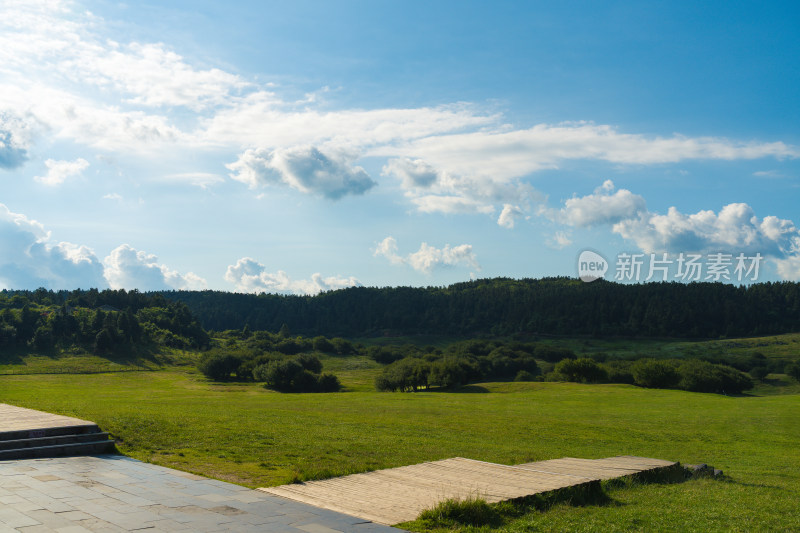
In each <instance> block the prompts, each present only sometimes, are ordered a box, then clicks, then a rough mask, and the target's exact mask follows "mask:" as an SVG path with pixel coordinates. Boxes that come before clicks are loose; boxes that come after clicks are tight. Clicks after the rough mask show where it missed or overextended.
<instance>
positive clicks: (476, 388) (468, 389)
mask: <svg viewBox="0 0 800 533" xmlns="http://www.w3.org/2000/svg"><path fill="white" fill-rule="evenodd" d="M426 392H458V393H486V392H489V389H487V388H486V387H482V386H481V385H462V386H460V387H452V388H448V387H435V388H431V389H428V390H427V391H426Z"/></svg>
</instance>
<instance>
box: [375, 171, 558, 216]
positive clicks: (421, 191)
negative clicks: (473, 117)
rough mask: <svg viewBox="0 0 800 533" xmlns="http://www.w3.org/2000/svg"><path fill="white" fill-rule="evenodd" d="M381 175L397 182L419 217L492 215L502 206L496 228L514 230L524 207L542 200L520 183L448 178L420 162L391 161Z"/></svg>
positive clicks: (464, 177)
mask: <svg viewBox="0 0 800 533" xmlns="http://www.w3.org/2000/svg"><path fill="white" fill-rule="evenodd" d="M381 174H382V175H383V176H387V177H391V178H395V179H397V180H399V181H400V184H401V186H402V188H403V189H404V193H405V196H406V197H407V198H408V199H409V200H410V201H411V203H412V204H414V205H415V206H416V209H417V211H419V212H421V213H445V214H451V213H467V214H469V213H480V214H492V213H494V212H495V211H496V209H497V207H499V206H500V205H502V206H503V211H504V213H505V214H503V213H501V215H500V219H499V220H498V224H500V225H501V226H504V227H513V224H514V220H515V219H516V218H518V217H520V216H523V214H524V212H523V206H524V208H525V209H527V207H528V206H529V205H530V204H531V202H539V201H541V200H542V198H543V197H542V195H541V194H540V193H538V192H537V191H536V190H535V189H534V188H533V187H531V186H530V185H528V184H526V183H523V182H521V181H511V182H508V183H504V182H501V181H498V180H494V179H492V178H489V179H485V178H482V177H475V176H466V175H457V174H451V173H449V172H446V171H443V170H439V169H437V168H435V167H434V166H432V165H431V164H429V163H428V162H426V161H423V160H422V159H410V158H393V159H390V160H389V161H388V162H387V163H386V165H384V166H383V169H382V171H381ZM506 205H511V207H508V208H506ZM512 208H513V209H512ZM509 224H510V226H509Z"/></svg>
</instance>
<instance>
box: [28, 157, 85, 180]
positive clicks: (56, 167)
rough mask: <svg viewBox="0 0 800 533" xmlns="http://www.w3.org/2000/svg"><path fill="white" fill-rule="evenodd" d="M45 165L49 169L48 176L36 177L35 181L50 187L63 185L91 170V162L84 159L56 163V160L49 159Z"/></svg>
mask: <svg viewBox="0 0 800 533" xmlns="http://www.w3.org/2000/svg"><path fill="white" fill-rule="evenodd" d="M44 164H45V166H46V167H47V175H45V176H35V177H34V178H33V179H34V180H36V181H38V182H39V183H41V184H43V185H47V186H50V187H55V186H56V185H61V184H62V183H64V182H65V181H66V180H67V178H71V177H73V176H78V175H80V173H81V172H83V171H84V170H86V169H87V168H89V162H88V161H87V160H85V159H83V158H78V159H76V160H75V161H56V160H54V159H48V160H47V161H45V162H44Z"/></svg>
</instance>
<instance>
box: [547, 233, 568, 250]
mask: <svg viewBox="0 0 800 533" xmlns="http://www.w3.org/2000/svg"><path fill="white" fill-rule="evenodd" d="M545 244H547V246H549V247H550V248H553V249H555V250H562V249H564V248H566V247H567V246H569V245H570V244H572V239H571V238H570V236H569V234H568V233H567V232H565V231H557V232H555V233H554V234H553V236H552V237H551V238H550V239H547V241H546V243H545Z"/></svg>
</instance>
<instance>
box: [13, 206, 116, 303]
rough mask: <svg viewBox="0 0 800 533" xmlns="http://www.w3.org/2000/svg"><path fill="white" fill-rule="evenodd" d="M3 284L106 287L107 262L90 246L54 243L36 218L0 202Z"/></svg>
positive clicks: (17, 285)
mask: <svg viewBox="0 0 800 533" xmlns="http://www.w3.org/2000/svg"><path fill="white" fill-rule="evenodd" d="M0 285H2V286H3V287H5V288H12V289H31V288H36V287H45V288H48V289H75V288H86V289H88V288H91V287H101V288H103V287H105V286H106V283H105V280H104V278H103V266H102V264H101V263H100V261H99V260H98V259H97V257H96V256H95V254H94V252H93V251H92V250H91V249H89V248H88V247H86V246H79V245H77V244H72V243H68V242H59V243H53V242H51V241H50V233H49V232H47V231H45V229H44V227H43V226H42V225H41V224H40V223H38V222H36V221H35V220H30V219H28V218H27V217H26V216H25V215H22V214H19V213H13V212H11V211H10V210H9V209H8V208H7V207H6V206H5V205H3V204H0Z"/></svg>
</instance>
